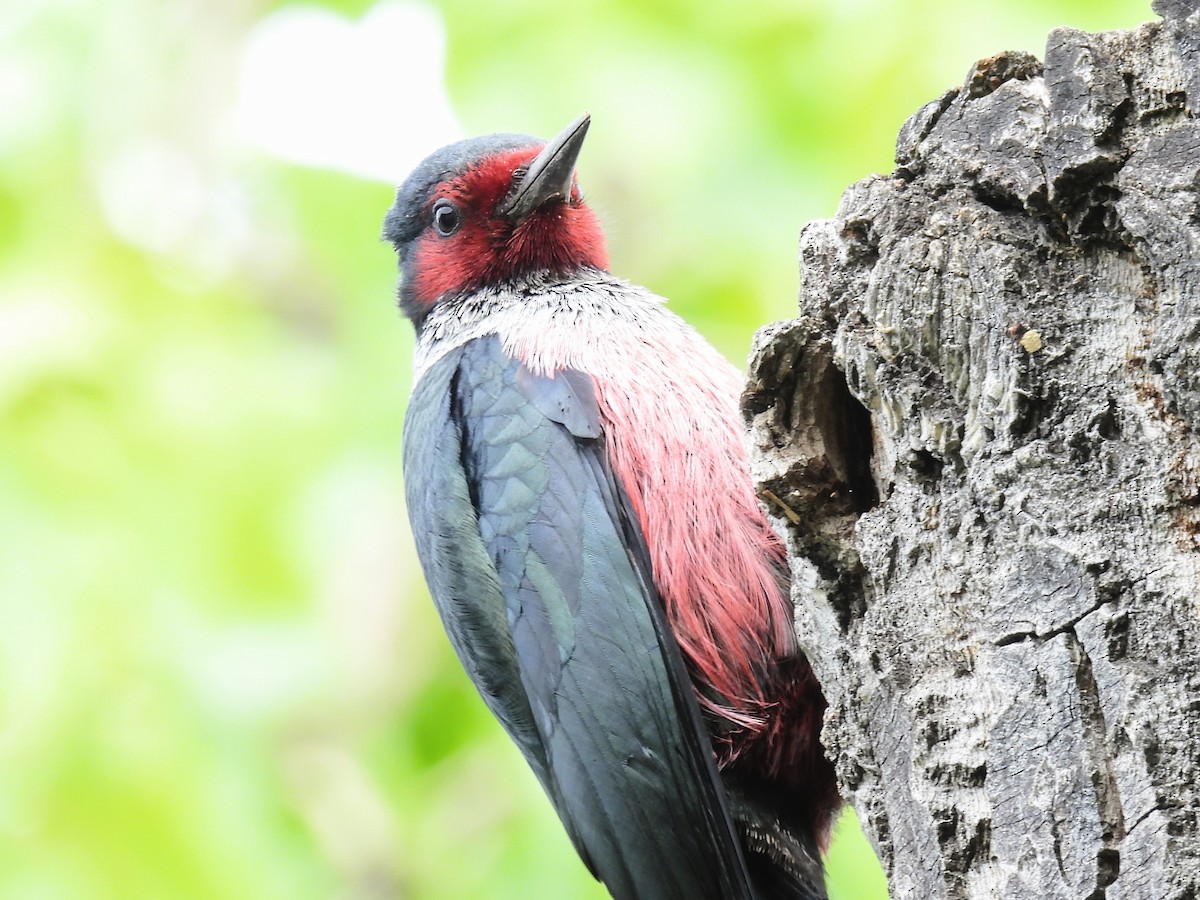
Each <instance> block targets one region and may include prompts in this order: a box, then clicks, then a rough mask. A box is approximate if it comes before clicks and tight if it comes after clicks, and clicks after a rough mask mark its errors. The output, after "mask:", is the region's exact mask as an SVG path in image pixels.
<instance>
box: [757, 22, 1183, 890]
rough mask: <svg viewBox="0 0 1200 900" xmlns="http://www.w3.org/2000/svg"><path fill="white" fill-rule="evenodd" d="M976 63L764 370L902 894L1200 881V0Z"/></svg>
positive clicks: (847, 220) (778, 475)
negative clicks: (1124, 27) (1118, 28)
mask: <svg viewBox="0 0 1200 900" xmlns="http://www.w3.org/2000/svg"><path fill="white" fill-rule="evenodd" d="M1196 5H1197V0H1172V2H1166V0H1163V2H1160V3H1159V4H1158V6H1157V7H1156V11H1157V12H1159V13H1160V15H1162V16H1164V17H1165V20H1164V21H1162V22H1157V23H1153V24H1148V25H1145V26H1142V27H1141V28H1139V29H1137V30H1135V31H1132V32H1108V33H1103V34H1095V35H1092V34H1084V33H1082V32H1079V31H1074V30H1070V29H1060V30H1057V31H1055V32H1053V33H1052V34H1051V35H1050V37H1049V42H1048V46H1047V49H1046V61H1045V69H1044V72H1043V69H1042V65H1041V64H1040V63H1038V62H1037V60H1035V59H1034V58H1033V57H1030V56H1027V55H1025V54H1001V55H1000V56H998V57H994V58H992V59H990V60H985V61H983V62H982V63H980V64H978V65H977V66H976V68H975V70H974V71H973V72H972V73H971V76H970V77H969V78H968V80H967V83H966V84H965V85H964V87H962V88H960V89H957V90H954V91H951V92H949V93H947V94H946V95H945V96H943V97H941V98H940V99H938V100H936V101H934V102H932V103H930V104H929V105H927V106H926V107H925V108H924V109H922V110H920V111H919V112H918V113H917V114H916V115H915V116H913V118H912V119H911V120H910V121H909V122H908V123H907V124H906V125H905V126H904V128H903V130H902V131H901V133H900V137H899V142H898V146H897V152H896V156H897V169H896V171H895V172H894V173H893V174H892V175H890V176H887V177H873V178H868V179H866V180H865V181H862V182H860V183H858V184H856V185H854V186H853V187H851V188H850V189H849V190H848V191H847V192H846V194H845V197H844V199H843V201H842V204H841V207H840V209H839V211H838V214H837V218H836V219H834V220H832V221H824V222H817V223H814V224H812V225H810V226H809V227H808V228H806V229H805V231H804V234H803V237H802V239H801V269H802V285H803V287H802V290H801V303H800V305H801V316H800V318H798V319H796V320H794V321H791V322H785V323H780V324H777V325H774V326H772V327H770V328H768V329H765V330H764V331H763V332H762V333H761V334H760V335H759V339H758V341H757V342H756V348H755V352H754V355H753V359H752V362H751V370H750V384H749V388H748V390H747V394H746V398H745V408H746V413H747V416H748V418H749V420H750V422H751V426H752V440H753V442H754V444H755V453H756V461H755V477H756V480H757V482H758V485H759V487H760V493H761V496H762V497H763V498H764V500H765V502H767V504H768V506H769V507H771V508H772V509H773V510H774V511H775V514H776V516H777V520H778V522H779V524H780V527H781V528H782V529H783V530H785V531H786V534H787V537H788V541H789V547H790V551H791V554H792V561H793V571H794V574H795V585H796V588H795V593H796V599H797V604H798V609H799V613H798V623H797V627H798V630H799V633H800V634H801V638H802V641H803V643H804V646H805V647H806V649H807V650H808V651H809V653H810V655H811V658H812V661H813V664H814V667H815V669H816V671H817V673H818V675H819V676H820V678H821V680H822V682H823V683H824V685H825V687H826V691H827V693H828V696H829V701H830V709H829V714H828V718H827V722H826V728H825V738H826V745H827V747H828V751H829V754H830V756H831V758H832V759H833V760H834V761H835V763H836V765H837V769H838V773H839V777H840V779H841V782H842V785H843V789H844V791H845V794H846V798H847V799H848V800H849V801H850V802H851V803H852V804H853V805H854V807H855V808H856V809H857V810H858V813H859V815H860V817H861V818H862V820H863V824H864V827H865V828H866V830H867V832H868V834H869V836H870V837H871V838H872V840H873V841H874V843H875V845H876V847H877V848H878V850H879V854H880V857H881V859H882V861H883V864H884V868H885V870H886V871H887V873H888V876H889V879H890V882H891V886H892V894H893V897H894V898H910V897H911V898H951V897H953V898H968V897H969V898H992V897H1005V898H1037V900H1041V898H1107V900H1118V898H1121V900H1132V898H1144V900H1163V898H1191V900H1195V898H1197V897H1198V896H1200V790H1198V788H1197V782H1198V780H1200V440H1198V438H1197V433H1198V430H1200V193H1198V178H1200V119H1198V118H1197V117H1196V116H1197V113H1198V112H1200V12H1197V11H1196Z"/></svg>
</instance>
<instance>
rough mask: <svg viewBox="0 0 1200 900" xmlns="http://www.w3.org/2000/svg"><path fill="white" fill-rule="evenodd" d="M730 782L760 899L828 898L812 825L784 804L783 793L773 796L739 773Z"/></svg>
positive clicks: (736, 819)
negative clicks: (741, 780)
mask: <svg viewBox="0 0 1200 900" xmlns="http://www.w3.org/2000/svg"><path fill="white" fill-rule="evenodd" d="M726 788H727V793H728V796H729V805H730V811H731V812H732V813H733V820H734V823H735V824H736V825H737V830H738V833H739V835H740V836H741V839H742V847H743V849H744V851H745V854H746V865H747V868H749V870H750V877H751V880H752V881H753V882H754V889H755V894H756V896H757V897H758V898H759V900H828V896H829V895H828V894H827V893H826V890H825V867H824V866H823V865H822V863H821V853H820V850H819V849H818V848H817V841H816V838H815V836H814V835H813V833H812V828H811V826H810V825H809V824H808V823H807V822H805V821H802V820H799V819H796V818H795V817H794V816H789V815H788V814H787V813H788V811H787V810H784V809H780V808H778V799H779V798H778V795H776V797H775V798H771V797H769V796H768V795H766V794H765V790H763V789H760V790H755V789H754V786H751V785H749V784H739V783H738V779H736V777H735V778H728V777H727V778H726ZM773 800H774V802H772V801H773Z"/></svg>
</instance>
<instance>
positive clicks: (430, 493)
mask: <svg viewBox="0 0 1200 900" xmlns="http://www.w3.org/2000/svg"><path fill="white" fill-rule="evenodd" d="M588 122H589V119H588V117H587V116H583V117H581V118H580V119H578V120H577V121H575V122H573V123H571V125H569V126H568V127H567V128H566V129H565V130H564V131H563V132H562V133H561V134H559V135H558V137H556V138H555V139H554V140H552V141H550V142H549V143H548V144H546V143H543V142H542V141H539V140H537V139H536V138H532V137H528V136H525V135H514V134H499V135H489V136H487V137H480V138H474V139H470V140H465V141H460V142H459V143H456V144H452V145H450V146H448V147H445V148H443V149H441V150H439V151H437V152H436V153H434V154H433V155H432V156H430V157H429V158H428V159H426V160H425V161H424V162H423V163H421V165H419V166H418V167H417V169H416V170H415V171H414V172H413V173H412V174H411V175H410V176H409V177H408V179H407V180H406V181H405V182H404V184H403V185H401V186H400V188H399V190H398V191H397V193H396V200H395V204H394V205H393V206H392V208H391V209H390V210H389V212H388V214H387V218H386V220H385V222H384V236H385V238H386V239H387V240H389V241H390V242H391V243H392V244H393V245H394V246H395V248H396V251H397V253H398V255H399V267H400V285H399V301H400V306H401V308H402V309H403V311H404V312H405V313H406V314H407V315H408V317H409V318H410V319H411V320H412V323H413V325H414V327H415V328H416V333H417V344H416V351H415V369H416V380H415V387H414V389H413V394H412V399H411V402H410V404H409V408H408V412H407V415H406V418H405V422H404V477H405V482H406V494H407V500H408V508H409V515H410V517H411V520H412V526H413V534H414V535H415V539H416V542H417V549H418V552H419V555H420V558H421V563H422V566H423V568H424V572H425V577H426V580H427V582H428V584H429V589H430V592H431V594H432V595H433V599H434V601H435V603H436V604H437V607H438V610H439V612H440V614H441V617H442V621H443V623H444V625H445V628H446V631H447V633H448V635H449V637H450V641H451V643H452V644H453V645H454V649H455V650H456V651H457V653H458V656H459V658H460V659H461V660H462V664H463V665H464V666H465V668H466V670H467V672H468V673H469V675H470V677H471V679H472V680H473V681H474V683H475V686H476V687H477V688H478V689H479V692H480V693H481V694H482V695H483V699H484V700H485V701H486V703H487V705H488V706H489V707H490V708H491V710H492V712H493V713H494V714H495V715H496V717H497V718H498V719H499V720H500V722H501V723H502V724H503V726H504V727H505V729H506V730H507V731H508V733H509V735H510V736H511V737H512V739H513V740H514V741H515V742H516V743H517V745H518V746H519V747H520V749H521V752H522V753H523V754H524V756H525V759H526V760H527V761H528V763H529V765H530V766H531V767H532V768H533V771H534V772H535V773H536V775H537V777H538V779H539V780H540V781H541V783H542V786H543V787H544V788H545V791H546V793H547V794H548V795H549V797H550V800H551V802H552V803H553V804H554V806H555V808H556V810H557V811H558V814H559V817H560V818H561V819H562V822H563V825H564V826H565V828H566V830H567V832H568V834H569V835H570V837H571V840H572V841H573V842H574V845H575V847H576V849H577V850H578V852H579V855H580V856H581V857H582V858H583V861H584V862H585V863H586V865H587V866H588V868H589V869H590V870H591V872H592V873H593V874H594V875H595V876H596V877H597V878H598V879H600V880H601V881H603V882H604V884H605V885H606V886H607V888H608V890H609V891H610V892H611V893H612V895H613V896H614V897H616V898H620V900H625V898H647V900H651V898H652V900H674V898H679V900H684V898H687V900H696V898H713V900H716V898H785V897H786V898H821V897H824V896H825V887H824V876H823V870H822V867H821V863H820V849H821V847H822V845H823V844H824V842H825V841H826V840H827V839H828V833H829V825H830V819H831V817H832V815H833V812H834V811H835V809H836V807H837V805H838V802H839V801H838V797H837V791H836V787H835V784H834V778H833V772H832V768H831V767H830V765H829V763H828V762H827V761H826V759H825V757H824V755H823V754H822V751H821V747H820V744H819V740H818V738H819V732H820V727H821V718H822V713H823V711H824V708H825V702H824V699H823V697H822V695H821V692H820V688H819V687H818V685H817V683H816V681H815V679H814V678H813V675H812V673H811V671H810V669H809V665H808V662H807V661H806V660H805V658H804V656H803V655H802V654H801V652H800V651H799V650H798V648H797V646H796V639H795V636H794V633H793V627H792V607H791V601H790V599H789V592H788V573H787V568H786V562H785V554H784V549H783V547H782V545H781V544H780V541H779V540H778V538H777V537H776V535H775V534H774V533H773V532H772V530H771V528H770V526H769V525H768V523H767V521H766V519H765V517H764V515H763V513H762V511H761V510H760V508H759V506H758V502H757V500H756V498H755V496H754V492H753V489H752V486H751V483H750V477H749V474H748V470H747V457H746V450H745V447H744V445H743V435H742V429H741V425H740V422H741V420H740V416H739V411H738V397H739V393H740V390H741V377H740V376H739V374H738V372H737V370H736V369H734V367H733V366H732V365H730V364H729V363H728V362H727V361H726V360H725V359H724V358H723V357H721V356H720V354H718V353H717V351H716V350H714V349H713V348H712V347H711V346H710V345H709V344H708V343H707V342H705V340H704V339H703V338H701V337H700V336H699V335H698V334H697V333H696V332H695V331H694V330H693V329H692V328H691V327H689V326H688V325H687V324H685V323H684V322H683V321H682V320H681V319H680V318H678V317H677V316H676V315H674V314H673V313H671V312H669V311H668V310H667V309H666V308H665V306H664V305H663V301H662V300H661V299H660V298H658V297H656V296H654V295H653V294H651V293H650V292H649V291H647V290H645V289H643V288H640V287H637V286H635V285H632V284H629V283H628V282H625V281H622V280H620V279H618V278H616V277H614V276H613V275H611V274H610V273H609V272H608V258H607V254H606V251H605V247H604V236H603V233H602V231H601V227H600V223H599V221H598V220H597V218H596V215H595V213H594V212H593V211H592V210H591V209H590V208H589V207H588V206H587V204H586V203H584V201H583V198H582V196H581V194H580V192H579V188H578V186H577V183H576V179H575V165H576V161H577V159H578V156H579V151H580V148H581V147H582V145H583V139H584V135H585V134H586V132H587V128H588Z"/></svg>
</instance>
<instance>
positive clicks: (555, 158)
mask: <svg viewBox="0 0 1200 900" xmlns="http://www.w3.org/2000/svg"><path fill="white" fill-rule="evenodd" d="M588 122H589V117H588V116H587V115H586V114H585V115H583V116H581V117H580V118H578V119H576V120H575V121H574V122H572V123H571V124H570V125H568V126H567V127H566V128H565V129H564V130H563V131H562V133H561V134H559V135H558V137H556V138H554V140H552V141H550V143H548V144H546V143H543V142H542V141H539V140H538V139H537V138H533V137H529V136H528V135H521V134H492V135H487V136H485V137H478V138H471V139H469V140H465V141H459V142H458V143H456V144H451V145H450V146H448V147H443V148H442V149H441V150H438V151H437V152H436V153H434V154H433V155H432V156H430V157H429V158H428V159H426V160H425V161H424V162H423V163H421V164H420V165H419V166H417V168H416V169H415V170H414V171H413V173H412V174H411V175H409V176H408V179H407V180H406V181H405V182H404V184H402V185H400V188H399V190H397V191H396V202H395V203H393V204H392V208H391V209H390V210H388V214H387V218H386V219H384V223H383V236H384V237H385V238H386V239H387V240H389V241H391V242H392V244H393V245H394V246H395V248H396V252H397V253H398V254H399V257H400V307H401V309H403V310H404V312H405V314H406V315H407V316H408V317H409V318H410V319H412V321H413V324H414V325H416V326H417V327H418V328H420V326H421V323H422V322H423V321H424V319H425V317H426V316H427V315H429V312H430V311H431V310H432V309H433V308H434V306H436V305H437V304H438V303H439V302H441V301H443V300H447V299H450V298H453V297H457V296H461V295H463V294H467V293H471V292H473V291H476V290H478V289H479V288H481V287H483V286H484V285H499V284H505V283H511V282H516V281H519V280H520V279H521V278H523V277H526V276H529V275H534V274H538V273H548V274H551V275H565V274H568V273H571V272H575V271H579V270H582V269H588V268H593V269H604V268H606V267H607V266H608V256H607V254H606V252H605V249H604V234H603V232H602V230H601V228H600V222H599V220H598V219H597V218H596V215H595V213H593V212H592V211H591V209H589V208H588V207H587V206H586V205H584V203H583V198H582V196H581V195H580V193H579V186H578V185H577V184H576V183H575V161H576V160H577V159H578V158H579V150H580V148H581V147H582V146H583V138H584V135H586V134H587V129H588Z"/></svg>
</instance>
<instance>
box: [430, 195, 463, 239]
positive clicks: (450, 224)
mask: <svg viewBox="0 0 1200 900" xmlns="http://www.w3.org/2000/svg"><path fill="white" fill-rule="evenodd" d="M461 224H462V213H461V212H459V210H458V207H457V206H455V205H454V204H453V203H451V202H450V201H449V200H445V199H443V200H439V201H438V202H437V203H435V204H434V205H433V227H434V228H436V229H437V232H438V234H440V235H441V236H442V237H450V235H452V234H454V232H456V231H458V226H459V225H461Z"/></svg>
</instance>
